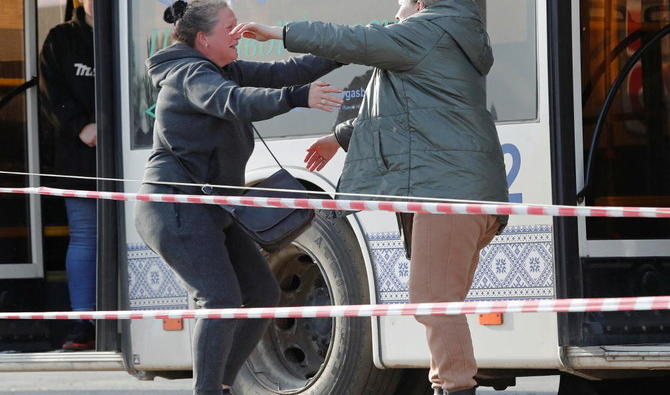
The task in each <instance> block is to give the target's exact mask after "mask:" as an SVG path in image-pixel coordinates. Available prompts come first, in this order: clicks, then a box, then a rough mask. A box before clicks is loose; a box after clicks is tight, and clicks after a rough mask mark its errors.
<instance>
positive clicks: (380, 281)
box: [367, 225, 555, 303]
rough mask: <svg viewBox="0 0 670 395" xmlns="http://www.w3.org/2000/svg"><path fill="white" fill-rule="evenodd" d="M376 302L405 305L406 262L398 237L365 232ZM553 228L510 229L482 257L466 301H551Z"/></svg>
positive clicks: (407, 262)
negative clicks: (370, 257)
mask: <svg viewBox="0 0 670 395" xmlns="http://www.w3.org/2000/svg"><path fill="white" fill-rule="evenodd" d="M367 237H368V243H369V246H370V250H371V252H372V259H373V263H374V267H375V276H376V280H375V281H376V284H377V301H378V302H379V303H406V302H407V301H408V300H409V297H408V281H409V271H410V264H409V261H408V260H407V258H406V257H405V250H404V248H403V242H402V240H401V239H400V235H399V234H398V233H377V234H368V236H367ZM553 262H554V259H553V246H552V227H551V226H550V225H536V226H510V227H508V228H507V229H506V230H505V232H504V233H503V234H502V235H500V236H498V237H496V238H495V239H494V241H493V242H492V243H491V245H490V246H488V247H487V248H485V249H484V251H482V254H481V259H480V262H479V267H478V268H477V272H476V273H475V278H474V281H473V286H472V289H471V290H470V293H469V294H468V299H469V300H497V299H499V300H502V299H552V298H554V297H555V293H554V265H553Z"/></svg>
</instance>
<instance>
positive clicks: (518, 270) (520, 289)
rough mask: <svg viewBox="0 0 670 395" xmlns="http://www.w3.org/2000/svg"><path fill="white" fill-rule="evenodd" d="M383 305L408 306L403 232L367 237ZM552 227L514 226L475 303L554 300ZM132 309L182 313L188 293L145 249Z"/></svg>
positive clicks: (500, 242)
mask: <svg viewBox="0 0 670 395" xmlns="http://www.w3.org/2000/svg"><path fill="white" fill-rule="evenodd" d="M368 243H369V245H370V250H371V252H372V259H373V263H374V266H375V276H376V279H375V281H376V283H377V300H378V302H379V303H406V302H407V301H408V299H409V298H408V289H407V283H408V281H409V270H410V265H409V261H408V260H407V259H406V258H405V250H404V248H403V243H402V240H401V239H400V235H399V234H398V233H377V234H369V235H368ZM552 251H553V246H552V227H551V226H550V225H536V226H510V227H508V228H507V229H506V230H505V232H504V233H503V234H502V235H500V236H498V237H496V238H495V239H494V241H493V242H492V243H491V245H490V246H489V247H487V248H486V249H484V251H482V254H481V259H480V262H479V267H478V269H477V272H476V273H475V278H474V282H473V286H472V289H471V290H470V293H469V295H468V299H470V300H502V299H553V298H554V297H555V293H554V265H553V262H554V259H553V252H552ZM128 274H129V279H128V284H129V298H130V306H128V307H129V308H130V309H133V310H142V309H154V308H155V309H183V308H187V307H188V299H187V297H188V296H187V293H186V290H185V289H184V288H183V287H182V285H181V284H180V283H179V281H178V280H177V278H176V276H175V275H174V274H173V273H172V271H171V269H170V268H169V267H168V266H167V265H166V264H165V263H164V262H163V261H162V260H161V259H160V258H159V257H158V256H157V255H156V254H154V253H153V252H152V251H151V250H149V249H148V248H147V247H146V246H145V245H143V244H131V245H129V246H128Z"/></svg>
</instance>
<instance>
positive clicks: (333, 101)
mask: <svg viewBox="0 0 670 395" xmlns="http://www.w3.org/2000/svg"><path fill="white" fill-rule="evenodd" d="M329 93H342V90H341V89H337V88H333V87H332V86H331V85H330V84H329V83H327V82H323V81H316V82H312V84H311V85H310V86H309V108H318V109H319V110H323V111H327V112H333V110H332V108H339V107H340V106H341V105H342V103H344V100H342V98H339V97H337V96H333V95H330V94H329Z"/></svg>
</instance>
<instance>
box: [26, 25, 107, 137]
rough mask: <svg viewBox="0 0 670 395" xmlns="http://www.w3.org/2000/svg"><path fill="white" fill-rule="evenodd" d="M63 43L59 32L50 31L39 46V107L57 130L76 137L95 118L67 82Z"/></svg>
mask: <svg viewBox="0 0 670 395" xmlns="http://www.w3.org/2000/svg"><path fill="white" fill-rule="evenodd" d="M63 45H66V44H64V43H62V40H59V38H58V31H57V30H52V31H51V32H49V35H48V36H47V38H46V41H45V42H44V46H43V47H42V52H41V53H40V59H39V72H40V92H41V98H42V106H43V108H44V114H45V115H46V116H47V117H48V120H49V122H50V123H51V124H52V125H53V127H54V128H55V132H56V133H62V134H64V135H65V136H74V137H77V136H79V133H81V130H82V129H83V128H84V126H86V125H87V124H89V123H92V122H94V120H92V119H91V116H90V115H89V114H87V112H86V111H85V110H84V109H83V106H81V105H80V103H78V102H77V100H76V99H75V97H74V94H73V93H72V90H71V87H70V86H69V85H68V83H67V81H68V80H67V77H66V76H67V72H68V71H69V70H67V69H66V67H64V65H63V61H67V57H65V56H64V53H65V48H61V46H63Z"/></svg>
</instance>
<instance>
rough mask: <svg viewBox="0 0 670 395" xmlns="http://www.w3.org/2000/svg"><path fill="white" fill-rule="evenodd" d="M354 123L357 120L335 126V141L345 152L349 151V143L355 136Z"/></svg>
mask: <svg viewBox="0 0 670 395" xmlns="http://www.w3.org/2000/svg"><path fill="white" fill-rule="evenodd" d="M354 122H356V118H354V119H349V120H347V121H344V122H342V123H340V124H338V125H336V126H335V131H334V134H335V140H337V142H338V143H339V144H340V147H342V149H344V150H345V151H349V142H350V141H351V136H352V135H353V134H354Z"/></svg>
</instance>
